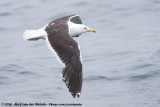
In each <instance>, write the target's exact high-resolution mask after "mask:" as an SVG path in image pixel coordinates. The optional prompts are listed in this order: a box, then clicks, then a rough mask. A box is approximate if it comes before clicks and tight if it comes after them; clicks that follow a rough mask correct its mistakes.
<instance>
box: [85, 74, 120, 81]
mask: <svg viewBox="0 0 160 107" xmlns="http://www.w3.org/2000/svg"><path fill="white" fill-rule="evenodd" d="M83 80H84V81H97V80H98V81H99V80H100V81H103V80H104V81H114V80H119V79H118V78H108V77H105V76H95V75H92V76H88V77H86V78H84V79H83Z"/></svg>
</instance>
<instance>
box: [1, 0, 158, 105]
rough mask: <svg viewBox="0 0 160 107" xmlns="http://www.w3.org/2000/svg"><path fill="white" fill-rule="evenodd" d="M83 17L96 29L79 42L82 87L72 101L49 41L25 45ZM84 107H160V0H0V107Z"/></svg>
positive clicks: (88, 24)
mask: <svg viewBox="0 0 160 107" xmlns="http://www.w3.org/2000/svg"><path fill="white" fill-rule="evenodd" d="M70 14H79V15H80V16H81V17H82V19H83V23H84V24H85V25H87V26H89V27H91V28H94V29H96V31H97V33H96V34H93V33H86V34H83V35H81V36H80V37H79V38H76V40H77V41H78V42H79V44H80V46H81V54H82V57H83V58H82V59H83V76H84V81H83V87H82V93H81V97H80V98H75V99H74V98H73V97H72V96H71V94H70V93H69V92H68V89H67V88H66V86H65V84H64V83H63V82H62V79H61V76H60V74H61V70H62V65H60V64H59V63H58V61H57V60H56V58H55V57H54V56H53V54H52V53H51V52H50V50H49V49H48V47H47V46H46V43H45V41H44V40H39V41H35V42H28V41H24V40H23V38H22V35H23V32H24V30H26V29H39V28H41V27H43V26H44V25H46V24H47V23H49V22H50V21H52V20H54V19H56V18H58V17H61V16H65V15H70ZM2 102H4V103H5V102H6V103H14V102H24V103H30V102H33V103H34V102H41V103H43V102H46V103H47V102H51V103H81V104H82V106H83V107H160V1H159V0H132V1H131V0H130V1H129V0H67V1H64V0H26V1H24V0H3V1H2V0H1V1H0V103H2Z"/></svg>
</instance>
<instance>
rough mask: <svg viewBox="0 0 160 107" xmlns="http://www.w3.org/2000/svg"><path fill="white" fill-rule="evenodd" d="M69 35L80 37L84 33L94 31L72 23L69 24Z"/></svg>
mask: <svg viewBox="0 0 160 107" xmlns="http://www.w3.org/2000/svg"><path fill="white" fill-rule="evenodd" d="M68 24H69V33H70V35H71V36H72V37H74V36H76V35H80V34H82V33H85V32H94V33H96V31H95V30H94V29H91V28H90V27H88V26H86V25H83V24H74V23H72V22H69V23H68Z"/></svg>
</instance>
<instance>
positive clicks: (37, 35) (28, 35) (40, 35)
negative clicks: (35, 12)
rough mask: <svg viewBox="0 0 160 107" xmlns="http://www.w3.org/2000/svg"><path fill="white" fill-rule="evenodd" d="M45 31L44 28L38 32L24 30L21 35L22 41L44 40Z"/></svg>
mask: <svg viewBox="0 0 160 107" xmlns="http://www.w3.org/2000/svg"><path fill="white" fill-rule="evenodd" d="M46 35H47V34H46V31H45V30H44V27H43V28H42V29H38V30H26V31H25V32H24V34H23V39H25V40H30V41H32V40H38V39H44V38H45V36H46Z"/></svg>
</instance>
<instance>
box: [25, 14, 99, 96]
mask: <svg viewBox="0 0 160 107" xmlns="http://www.w3.org/2000/svg"><path fill="white" fill-rule="evenodd" d="M85 32H94V33H95V32H96V31H95V30H94V29H91V28H89V27H88V26H86V25H84V24H82V20H81V19H80V16H79V15H69V16H64V17H61V18H58V19H55V20H53V21H52V22H50V23H49V24H47V25H46V26H44V27H43V28H41V29H38V30H26V31H25V32H24V34H23V38H24V39H26V40H29V41H33V40H38V39H46V42H47V45H48V47H49V48H50V50H51V51H52V52H53V53H54V55H55V56H56V58H57V60H58V61H59V62H60V63H62V64H63V65H64V68H63V70H62V79H63V81H64V82H65V84H66V86H67V88H68V89H69V92H71V94H72V96H73V97H74V98H75V97H76V96H77V97H79V96H80V93H81V89H82V81H83V74H82V59H81V54H80V47H79V45H78V43H77V42H76V41H75V40H74V39H73V37H79V35H81V34H82V33H85Z"/></svg>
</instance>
